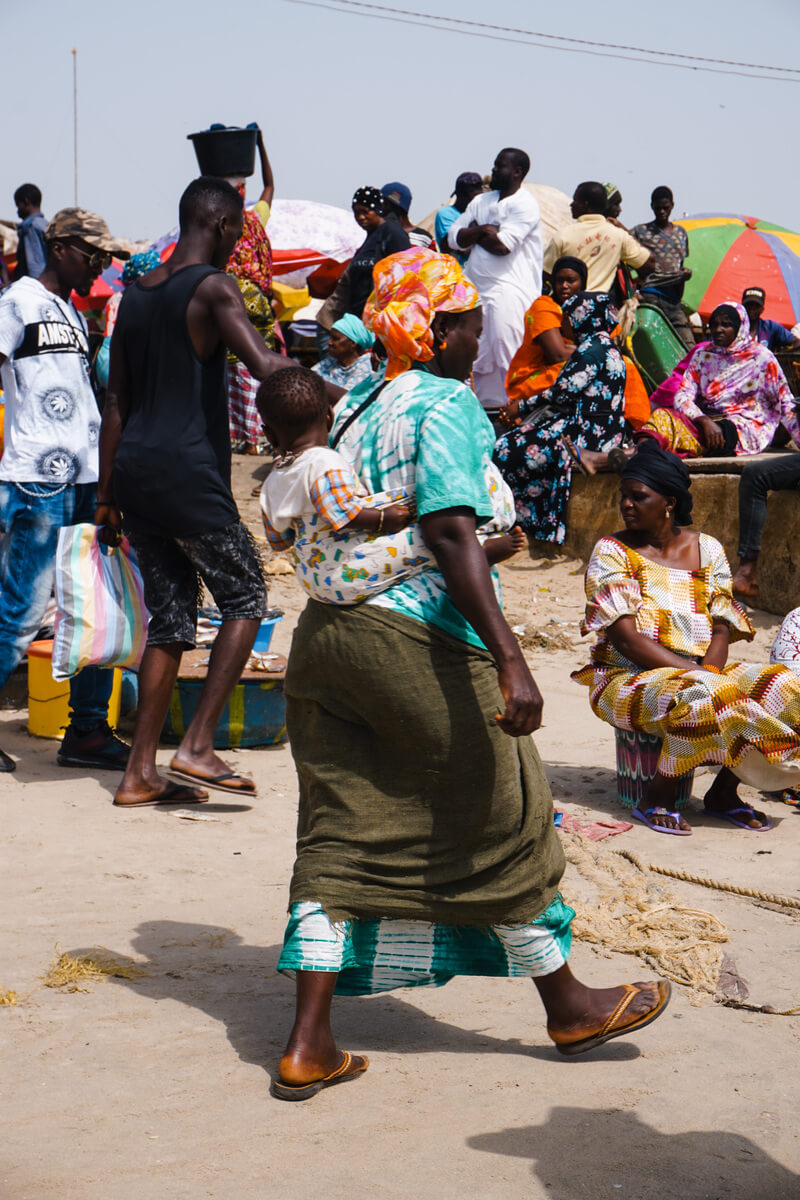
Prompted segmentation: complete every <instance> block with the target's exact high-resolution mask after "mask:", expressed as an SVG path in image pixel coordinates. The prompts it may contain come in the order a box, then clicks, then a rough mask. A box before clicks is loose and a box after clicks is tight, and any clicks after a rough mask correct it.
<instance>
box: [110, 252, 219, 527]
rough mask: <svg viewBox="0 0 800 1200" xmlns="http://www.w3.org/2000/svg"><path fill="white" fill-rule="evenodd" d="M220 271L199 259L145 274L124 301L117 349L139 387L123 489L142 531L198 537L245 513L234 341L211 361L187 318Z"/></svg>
mask: <svg viewBox="0 0 800 1200" xmlns="http://www.w3.org/2000/svg"><path fill="white" fill-rule="evenodd" d="M213 274H216V268H215V267H211V266H207V265H206V264H198V265H195V266H189V267H182V268H181V269H180V270H178V271H176V272H175V274H174V275H170V276H169V278H167V279H166V280H164V282H163V283H159V284H156V285H155V286H151V287H144V286H143V285H142V281H140V280H136V281H135V282H134V283H132V284H131V285H130V286H129V287H128V288H127V289H126V291H125V294H124V296H123V298H122V302H121V303H120V307H119V315H118V317H117V324H116V329H115V338H114V353H115V354H119V353H121V354H123V355H124V356H125V362H126V366H127V377H128V383H129V393H130V394H129V409H128V417H127V420H126V423H125V428H124V430H123V432H122V436H121V438H120V442H119V447H118V449H117V457H116V460H115V464H114V497H115V500H116V502H117V504H118V506H119V507H120V509H121V510H122V514H123V519H124V524H125V528H126V529H130V530H131V531H132V532H134V533H136V532H139V533H150V534H155V535H158V536H162V537H193V536H197V535H198V534H202V533H211V532H213V531H214V530H216V529H222V528H223V527H224V526H225V525H230V524H232V523H233V522H234V521H237V520H238V519H239V514H238V511H237V508H236V503H235V501H234V499H233V496H232V494H231V443H230V434H229V432H228V395H227V378H226V370H225V347H224V346H223V345H222V344H220V346H219V347H218V349H217V350H216V351H215V353H214V354H213V355H212V357H211V358H210V359H208V361H207V362H202V361H201V360H200V359H199V358H198V356H197V354H196V352H195V349H194V346H193V345H192V341H191V338H190V336H189V330H188V327H187V324H186V310H187V308H188V307H189V301H190V300H191V298H192V296H193V295H194V293H195V290H196V289H197V287H198V285H199V284H200V283H202V281H203V280H204V279H206V278H208V276H209V275H213Z"/></svg>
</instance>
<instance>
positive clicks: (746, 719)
mask: <svg viewBox="0 0 800 1200" xmlns="http://www.w3.org/2000/svg"><path fill="white" fill-rule="evenodd" d="M621 486H622V499H621V501H620V512H621V514H622V519H623V521H624V522H625V529H624V530H623V531H621V532H619V533H616V534H614V535H613V536H610V537H604V538H601V539H600V541H599V542H598V543H597V545H596V546H595V548H594V551H593V553H592V557H591V560H590V562H589V566H588V568H587V571H586V597H587V604H586V617H585V620H584V623H583V627H582V628H583V632H584V633H589V632H592V633H597V634H598V635H599V636H598V641H597V644H596V645H595V647H594V649H593V651H592V655H591V663H590V664H589V666H586V667H583V668H581V670H579V671H576V672H575V673H574V674H573V679H575V680H577V682H578V683H583V684H586V685H587V686H588V687H589V688H590V689H591V693H590V703H591V705H592V709H593V711H594V712H595V714H596V715H597V716H598V717H600V718H601V719H602V720H604V721H607V722H608V723H609V724H610V725H613V726H615V727H616V728H617V729H626V730H638V731H642V732H644V733H649V734H653V735H655V736H657V737H660V738H662V739H663V744H662V748H661V754H660V757H659V761H658V771H657V773H656V775H655V777H654V779H653V780H652V782H651V783H650V785H649V787H648V788H647V790H646V792H645V794H644V797H643V798H642V800H640V801H639V803H638V805H637V806H636V808H634V809H633V815H634V817H635V818H636V819H637V820H639V821H643V822H644V824H645V825H647V826H648V827H649V828H650V829H653V830H655V831H656V832H658V833H672V834H684V835H686V834H689V833H691V828H690V826H689V825H688V823H687V822H686V821H685V820H684V818H683V817H682V816H681V815H680V814H679V813H678V812H677V811H675V808H676V805H675V795H676V786H677V780H678V777H679V776H681V775H683V774H685V773H686V772H688V771H691V770H693V769H694V768H695V767H697V766H699V765H700V764H701V763H719V764H720V766H721V767H722V770H721V771H720V772H719V774H718V775H717V777H716V779H715V781H714V783H713V784H712V785H711V787H710V788H709V790H708V792H707V793H706V796H705V800H704V803H705V811H706V814H707V815H709V816H713V817H718V818H720V819H722V820H725V821H727V822H729V823H730V824H732V825H736V826H738V827H739V828H741V829H746V830H749V831H751V832H763V831H765V830H767V829H770V828H771V827H772V826H771V823H770V821H768V820H767V818H766V817H765V816H764V814H763V813H760V812H756V811H755V810H754V809H753V808H751V807H750V806H748V805H745V804H743V803H742V802H741V801H740V800H739V797H738V795H737V788H738V781H739V780H742V781H743V782H745V783H747V784H750V785H751V786H753V787H757V788H762V789H764V790H766V791H772V790H776V789H778V788H780V787H790V786H792V781H793V780H794V781H798V780H800V735H798V730H800V679H798V677H797V676H796V675H795V674H794V673H793V672H792V671H790V670H789V669H788V668H786V667H781V666H776V665H772V666H759V665H756V664H751V663H737V662H732V663H729V662H728V646H729V643H730V642H732V641H737V640H739V639H742V638H744V639H746V640H747V641H750V640H751V639H752V638H753V636H754V630H753V627H752V625H751V624H750V621H749V620H748V618H747V616H746V614H745V612H744V610H743V609H742V608H741V607H740V606H739V605H738V604H737V603H736V601H735V600H734V599H733V595H732V593H731V572H730V567H729V565H728V560H727V558H726V557H725V551H724V550H723V548H722V546H721V545H720V543H719V542H718V541H716V539H715V538H713V537H709V535H708V534H704V533H694V532H692V531H690V530H688V529H686V528H685V526H687V525H689V524H690V523H691V511H692V496H691V492H690V490H689V473H688V471H687V470H686V467H685V466H684V465H683V463H682V462H681V460H680V459H679V458H678V457H677V456H676V455H674V454H672V453H670V452H669V451H666V450H661V449H660V448H659V447H658V446H657V445H656V444H655V442H653V441H651V440H648V441H645V442H643V443H642V444H641V445H640V447H639V450H638V453H637V454H636V455H634V457H633V458H632V459H631V460H630V462H629V463H628V465H627V466H626V468H625V470H624V471H623V473H622V485H621ZM737 777H738V778H737Z"/></svg>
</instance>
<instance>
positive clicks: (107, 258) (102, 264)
mask: <svg viewBox="0 0 800 1200" xmlns="http://www.w3.org/2000/svg"><path fill="white" fill-rule="evenodd" d="M70 246H71V248H72V249H73V250H77V251H78V254H82V255H83V257H84V258H85V259H88V262H89V266H90V267H91V269H92V270H93V271H107V270H108V268H109V267H110V266H111V255H110V254H109V253H108V251H107V250H92V251H91V253H90V252H89V251H88V250H82V249H81V248H80V246H76V245H75V244H74V243H72V242H71V243H70Z"/></svg>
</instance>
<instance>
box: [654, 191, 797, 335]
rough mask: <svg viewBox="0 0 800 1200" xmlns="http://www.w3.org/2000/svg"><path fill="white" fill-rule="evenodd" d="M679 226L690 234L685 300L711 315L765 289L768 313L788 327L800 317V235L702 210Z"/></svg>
mask: <svg viewBox="0 0 800 1200" xmlns="http://www.w3.org/2000/svg"><path fill="white" fill-rule="evenodd" d="M676 224H678V225H682V226H683V228H684V229H685V230H686V232H687V233H688V235H689V257H688V259H687V260H686V266H687V267H689V268H690V269H691V271H692V278H691V279H690V280H689V281H688V283H687V284H686V287H685V288H684V293H683V301H684V304H687V305H688V306H689V307H690V308H694V309H696V310H697V312H699V313H700V315H701V316H702V317H705V318H706V319H708V317H709V316H710V315H711V313H712V311H713V310H714V308H716V306H717V305H718V304H722V303H724V302H725V301H726V300H737V301H739V300H741V297H742V292H743V291H744V289H745V288H746V287H760V288H763V289H764V291H765V292H766V293H767V302H766V306H765V309H764V316H765V317H767V318H768V319H769V320H773V321H780V322H781V324H783V325H786V326H787V327H789V328H791V327H792V326H793V325H796V324H797V322H798V321H800V234H798V233H793V232H792V231H791V230H790V229H784V228H783V227H782V226H780V225H773V224H771V222H769V221H762V220H760V219H759V218H757V217H748V216H742V215H739V214H737V213H697V214H696V215H694V216H691V217H684V218H682V219H681V220H679V221H677V222H676Z"/></svg>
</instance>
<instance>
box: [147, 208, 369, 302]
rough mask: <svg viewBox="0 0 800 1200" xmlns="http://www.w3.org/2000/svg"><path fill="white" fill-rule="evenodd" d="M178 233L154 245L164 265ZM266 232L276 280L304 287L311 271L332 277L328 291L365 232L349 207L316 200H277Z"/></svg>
mask: <svg viewBox="0 0 800 1200" xmlns="http://www.w3.org/2000/svg"><path fill="white" fill-rule="evenodd" d="M248 207H250V204H249V202H248ZM178 233H179V230H178V227H177V226H176V227H175V228H174V229H170V230H169V231H168V232H167V233H165V234H163V235H162V236H161V237H160V238H158V240H157V241H155V242H154V243H153V245H154V246H155V248H156V250H158V252H159V254H160V255H161V261H162V262H163V261H164V260H165V259H167V258H169V256H170V254H171V253H172V251H173V250H174V248H175V243H176V242H177V240H178ZM267 233H268V234H269V240H270V244H271V246H272V273H273V275H275V277H276V278H279V279H281V280H282V281H283V282H285V283H287V285H289V286H292V287H304V286H305V283H306V280H307V279H308V276H309V275H310V274H311V273H312V272H321V275H324V276H325V277H326V279H327V277H330V287H329V288H328V290H331V289H332V288H333V285H334V284H335V282H336V278H337V277H338V275H339V274H340V272H341V271H342V269H343V268H344V265H345V263H347V262H349V260H350V259H351V258H352V257H353V255H354V253H355V252H356V250H357V249H358V247H359V246H360V245H361V243H362V242H363V241H364V231H363V229H361V228H360V227H359V226H358V225H356V223H355V220H354V219H353V214H352V212H351V210H350V209H349V208H337V207H335V205H332V204H320V203H318V202H317V201H316V200H282V199H280V198H278V199H277V200H275V201H274V202H273V204H272V209H271V212H270V218H269V224H268V225H267Z"/></svg>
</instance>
